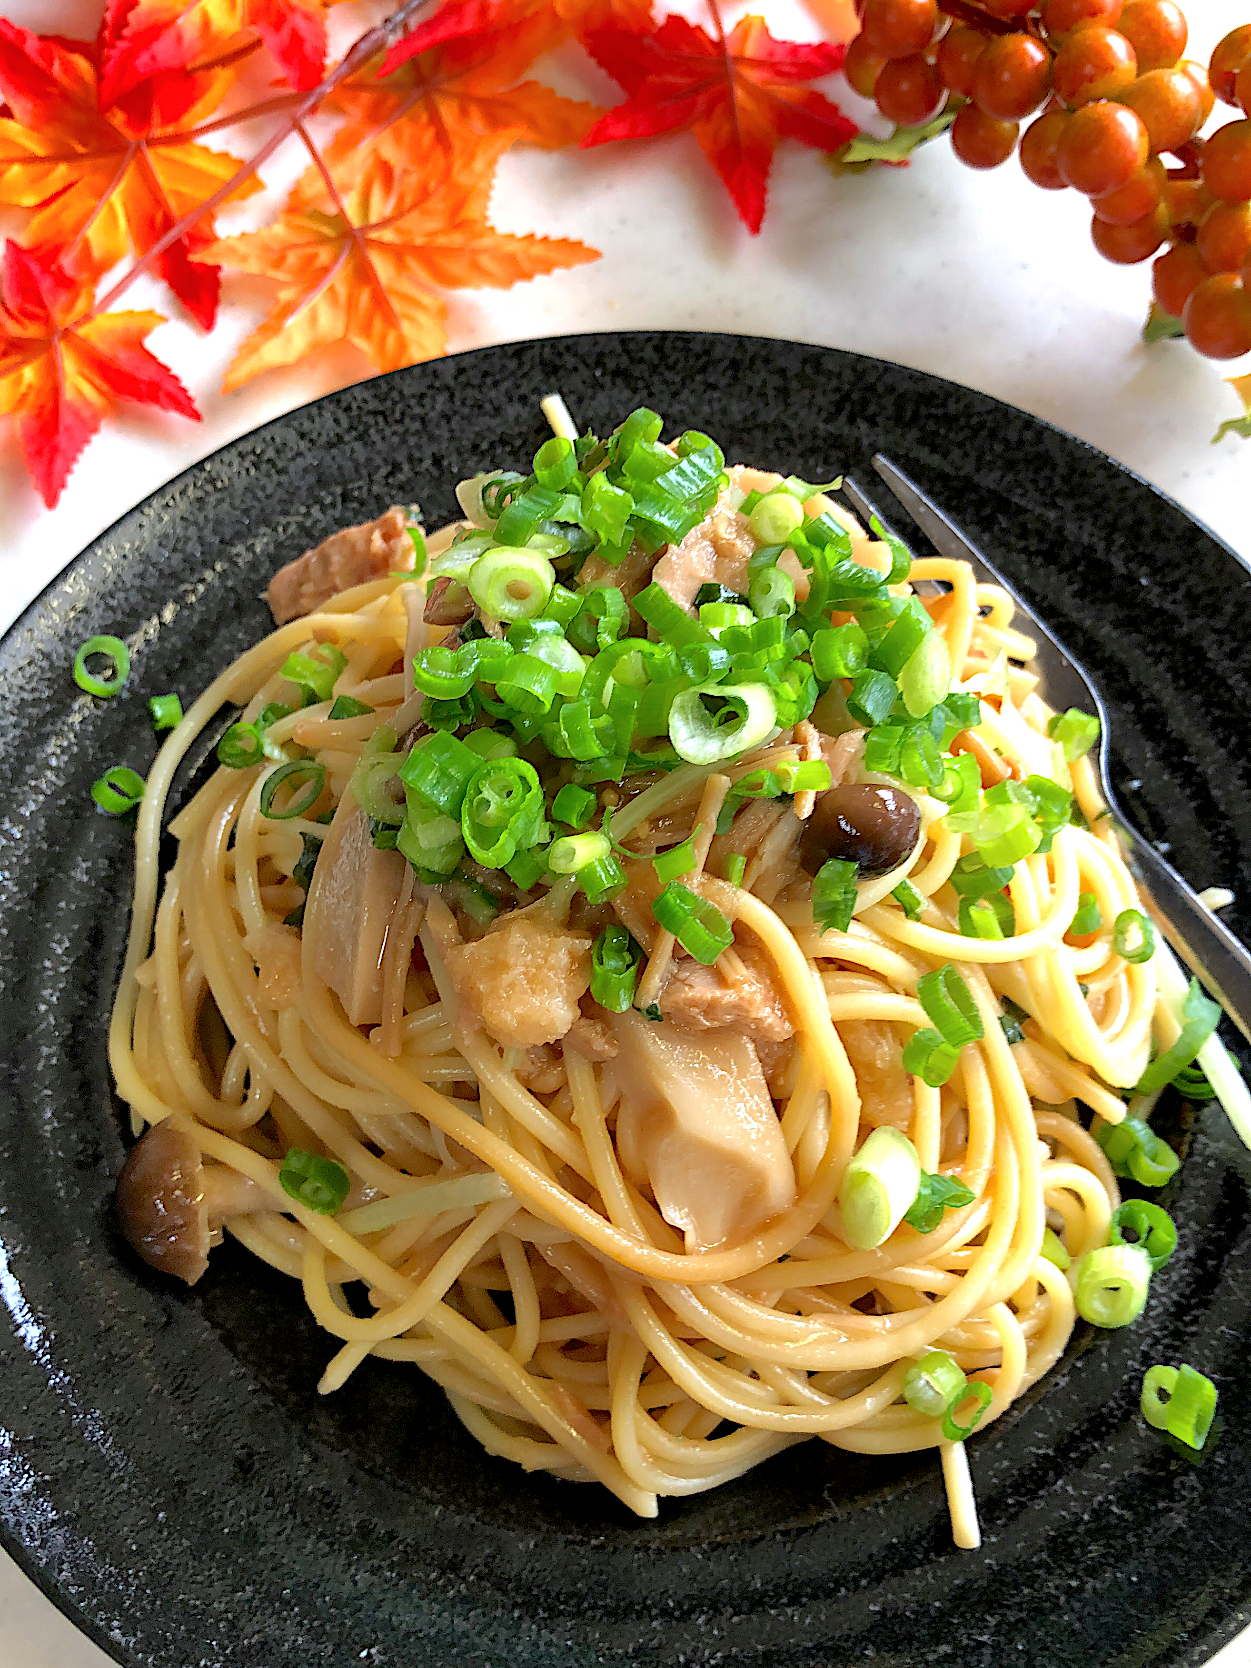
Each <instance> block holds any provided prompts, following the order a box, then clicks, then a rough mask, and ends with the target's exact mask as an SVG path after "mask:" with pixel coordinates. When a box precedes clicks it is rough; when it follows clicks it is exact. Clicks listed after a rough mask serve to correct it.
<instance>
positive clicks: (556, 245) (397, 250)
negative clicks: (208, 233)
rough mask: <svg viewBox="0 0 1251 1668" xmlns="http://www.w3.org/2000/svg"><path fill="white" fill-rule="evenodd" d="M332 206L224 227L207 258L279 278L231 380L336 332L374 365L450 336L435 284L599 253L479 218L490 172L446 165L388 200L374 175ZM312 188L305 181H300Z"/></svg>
mask: <svg viewBox="0 0 1251 1668" xmlns="http://www.w3.org/2000/svg"><path fill="white" fill-rule="evenodd" d="M323 183H324V184H325V185H326V187H327V190H328V191H329V192H333V194H334V196H335V197H337V198H339V200H338V203H337V204H336V209H335V212H326V211H325V210H322V209H316V208H307V207H295V208H289V209H288V210H287V211H285V212H284V213H283V214H282V215H280V216H279V218H278V220H277V221H276V223H275V224H274V225H273V226H270V227H268V228H266V229H265V230H264V231H260V232H249V233H245V234H244V235H243V236H241V237H232V238H223V239H222V240H221V241H220V242H217V243H214V244H212V245H210V246H209V248H207V249H206V250H204V251H203V256H202V258H203V259H205V260H209V261H218V262H220V263H221V264H222V265H223V266H227V267H232V268H236V269H238V270H239V271H242V272H250V273H255V274H257V275H259V276H261V277H266V278H273V279H276V280H277V282H278V285H279V290H278V297H277V301H276V303H275V306H274V310H273V312H272V313H271V315H270V317H269V318H268V319H266V321H265V322H264V324H262V325H261V326H260V328H259V329H257V330H255V331H254V332H253V333H252V335H251V336H249V337H248V339H247V341H246V342H244V344H243V346H242V347H241V348H240V349H239V352H238V353H237V354H236V356H235V358H234V360H233V362H232V363H231V365H230V367H229V369H228V370H227V372H226V376H225V379H224V381H223V384H222V386H223V388H224V389H225V391H226V392H229V391H230V390H232V389H234V388H238V387H239V386H240V385H241V384H242V383H244V382H247V381H249V380H250V379H251V378H252V377H254V376H257V375H258V374H259V373H260V372H261V371H267V370H272V369H273V368H274V367H275V366H277V365H288V364H291V363H292V362H293V361H294V360H296V359H300V358H302V357H303V356H304V355H305V354H306V353H311V352H312V351H313V350H314V349H315V348H320V347H325V346H327V345H328V344H330V343H332V342H341V341H345V342H350V343H351V344H352V345H353V346H354V347H356V348H357V349H358V350H359V351H360V352H361V353H362V354H363V355H364V356H365V358H366V359H368V360H369V362H370V363H371V364H372V365H374V366H376V367H377V369H378V370H380V371H393V370H397V369H398V368H399V367H400V366H401V365H411V364H415V363H416V362H417V361H418V360H420V359H432V358H434V357H436V356H437V355H438V354H441V353H442V352H444V350H445V348H446V342H447V337H446V331H445V328H444V326H445V320H446V316H447V306H446V303H445V302H444V300H443V299H442V295H441V293H440V292H441V291H444V290H449V289H460V288H477V287H489V288H492V289H508V288H509V287H510V286H511V285H513V284H516V283H518V282H520V281H521V280H522V279H525V278H533V277H536V276H537V275H538V274H540V273H544V272H551V271H553V270H554V269H555V268H556V267H562V266H576V265H578V264H579V263H581V262H583V261H591V260H595V259H596V258H597V256H598V251H597V250H594V249H588V248H587V246H586V245H585V244H582V243H575V242H573V241H571V240H569V239H565V238H543V237H512V236H510V235H508V234H507V233H504V232H497V231H496V230H495V229H494V227H492V226H491V225H489V224H488V222H487V219H486V198H487V191H488V185H489V175H488V174H487V173H485V172H483V171H479V172H478V173H476V174H472V175H470V177H468V179H466V178H459V179H458V178H455V177H453V175H452V174H451V173H450V172H449V173H446V174H445V175H444V176H443V178H442V179H440V180H438V181H437V182H435V183H434V184H433V185H432V187H431V188H430V189H429V191H428V192H427V193H426V194H425V195H424V196H423V197H422V198H421V199H420V200H419V201H417V202H415V203H411V204H406V205H404V206H403V207H400V208H398V209H397V208H396V207H395V206H394V197H393V196H392V194H391V193H390V192H388V191H385V190H383V189H382V187H381V186H380V185H379V184H378V182H377V181H368V182H358V183H357V184H355V185H354V186H353V187H351V188H350V189H349V190H348V191H347V192H346V193H345V194H344V195H343V196H342V197H339V193H338V192H337V191H336V190H335V189H334V187H333V185H332V184H331V182H330V179H329V175H328V174H324V175H323ZM306 194H307V188H306Z"/></svg>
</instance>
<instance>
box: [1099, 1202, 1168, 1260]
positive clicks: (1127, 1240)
mask: <svg viewBox="0 0 1251 1668" xmlns="http://www.w3.org/2000/svg"><path fill="white" fill-rule="evenodd" d="M1108 1244H1109V1245H1136V1246H1137V1247H1138V1249H1139V1250H1140V1251H1143V1252H1145V1253H1146V1255H1147V1258H1148V1259H1149V1261H1150V1263H1151V1267H1152V1270H1153V1271H1154V1270H1155V1269H1157V1268H1163V1267H1164V1265H1165V1263H1166V1262H1167V1261H1168V1260H1169V1258H1170V1257H1171V1256H1172V1255H1173V1252H1174V1251H1175V1250H1176V1249H1177V1225H1176V1224H1175V1223H1174V1221H1173V1218H1172V1217H1171V1216H1170V1215H1169V1213H1168V1212H1167V1211H1166V1210H1162V1209H1161V1208H1160V1206H1159V1205H1153V1204H1152V1203H1151V1201H1150V1200H1149V1199H1126V1200H1125V1202H1124V1204H1121V1205H1118V1206H1117V1207H1116V1209H1115V1210H1114V1211H1113V1212H1112V1224H1111V1227H1110V1228H1109V1229H1108Z"/></svg>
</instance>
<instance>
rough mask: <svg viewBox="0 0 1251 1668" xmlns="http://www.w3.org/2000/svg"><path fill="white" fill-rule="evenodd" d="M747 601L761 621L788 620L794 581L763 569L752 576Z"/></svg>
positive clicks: (778, 570) (774, 570) (792, 608)
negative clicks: (778, 616)
mask: <svg viewBox="0 0 1251 1668" xmlns="http://www.w3.org/2000/svg"><path fill="white" fill-rule="evenodd" d="M791 502H792V503H794V499H792V500H791ZM747 600H748V602H750V603H751V606H752V611H753V612H754V613H755V614H757V615H759V617H760V618H761V619H762V620H768V619H772V618H773V616H774V615H775V614H776V615H780V616H781V617H782V618H784V619H789V618H790V616H791V615H792V614H793V613H794V612H795V581H794V580H793V579H792V578H791V576H790V574H789V573H786V572H785V571H784V570H783V569H782V568H763V569H762V570H761V571H760V572H759V573H756V574H753V575H752V578H751V583H750V585H749V586H748V590H747ZM700 618H701V619H703V614H702V613H701V614H700ZM709 623H711V622H709Z"/></svg>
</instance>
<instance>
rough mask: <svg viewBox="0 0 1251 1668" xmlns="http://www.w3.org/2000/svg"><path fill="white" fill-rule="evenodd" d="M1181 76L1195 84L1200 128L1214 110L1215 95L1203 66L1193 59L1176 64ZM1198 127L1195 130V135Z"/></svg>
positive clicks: (1186, 59)
mask: <svg viewBox="0 0 1251 1668" xmlns="http://www.w3.org/2000/svg"><path fill="white" fill-rule="evenodd" d="M1177 67H1178V69H1179V70H1181V72H1182V74H1183V75H1188V76H1189V77H1190V79H1191V80H1192V81H1193V82H1194V84H1195V91H1196V92H1197V93H1198V95H1199V127H1202V126H1203V125H1204V123H1205V122H1206V121H1207V119H1208V117H1209V116H1210V115H1211V114H1212V112H1213V110H1215V109H1216V94H1215V93H1214V92H1213V91H1212V83H1211V82H1210V81H1209V80H1208V72H1207V70H1205V69H1204V67H1203V65H1202V64H1200V63H1196V62H1195V60H1194V59H1193V58H1183V59H1182V61H1181V63H1180V64H1178V66H1177ZM1199 127H1197V128H1196V129H1195V132H1196V133H1197V132H1198V131H1199Z"/></svg>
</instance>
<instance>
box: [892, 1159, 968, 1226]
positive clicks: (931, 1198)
mask: <svg viewBox="0 0 1251 1668" xmlns="http://www.w3.org/2000/svg"><path fill="white" fill-rule="evenodd" d="M976 1197H977V1195H976V1194H975V1193H974V1192H973V1189H972V1188H971V1187H966V1185H965V1184H964V1182H962V1181H961V1180H960V1179H959V1177H958V1176H938V1175H931V1174H928V1173H925V1172H923V1173H922V1175H921V1185H920V1187H919V1188H918V1189H917V1196H916V1198H915V1199H914V1200H913V1201H912V1203H911V1205H910V1206H909V1207H908V1209H907V1210H906V1211H905V1212H904V1221H905V1222H906V1223H907V1224H908V1226H909V1227H911V1228H915V1229H916V1231H917V1233H919V1234H932V1233H933V1232H934V1230H935V1228H937V1227H938V1225H939V1223H940V1222H941V1221H942V1219H943V1212H944V1211H946V1210H958V1209H959V1208H960V1207H961V1206H962V1205H971V1204H972V1203H973V1200H974V1199H975V1198H976Z"/></svg>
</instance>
